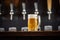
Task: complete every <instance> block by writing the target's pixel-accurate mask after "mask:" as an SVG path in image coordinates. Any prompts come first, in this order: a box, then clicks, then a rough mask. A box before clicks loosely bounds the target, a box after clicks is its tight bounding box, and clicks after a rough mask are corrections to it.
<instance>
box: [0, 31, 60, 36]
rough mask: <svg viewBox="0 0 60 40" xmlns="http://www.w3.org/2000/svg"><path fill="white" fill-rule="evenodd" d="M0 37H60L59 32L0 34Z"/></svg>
mask: <svg viewBox="0 0 60 40" xmlns="http://www.w3.org/2000/svg"><path fill="white" fill-rule="evenodd" d="M0 36H60V31H40V32H0Z"/></svg>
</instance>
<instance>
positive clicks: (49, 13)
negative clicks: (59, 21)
mask: <svg viewBox="0 0 60 40" xmlns="http://www.w3.org/2000/svg"><path fill="white" fill-rule="evenodd" d="M47 14H48V19H49V20H51V14H52V12H51V11H48V12H47Z"/></svg>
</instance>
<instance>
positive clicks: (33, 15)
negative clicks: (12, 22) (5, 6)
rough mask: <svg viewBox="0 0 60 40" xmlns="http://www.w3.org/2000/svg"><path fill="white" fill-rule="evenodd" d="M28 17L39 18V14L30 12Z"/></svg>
mask: <svg viewBox="0 0 60 40" xmlns="http://www.w3.org/2000/svg"><path fill="white" fill-rule="evenodd" d="M28 18H37V14H28Z"/></svg>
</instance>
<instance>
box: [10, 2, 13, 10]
mask: <svg viewBox="0 0 60 40" xmlns="http://www.w3.org/2000/svg"><path fill="white" fill-rule="evenodd" d="M10 9H11V11H13V4H12V3H10Z"/></svg>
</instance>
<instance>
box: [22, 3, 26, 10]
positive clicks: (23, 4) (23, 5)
mask: <svg viewBox="0 0 60 40" xmlns="http://www.w3.org/2000/svg"><path fill="white" fill-rule="evenodd" d="M22 7H23V11H26V10H25V3H22Z"/></svg>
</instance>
